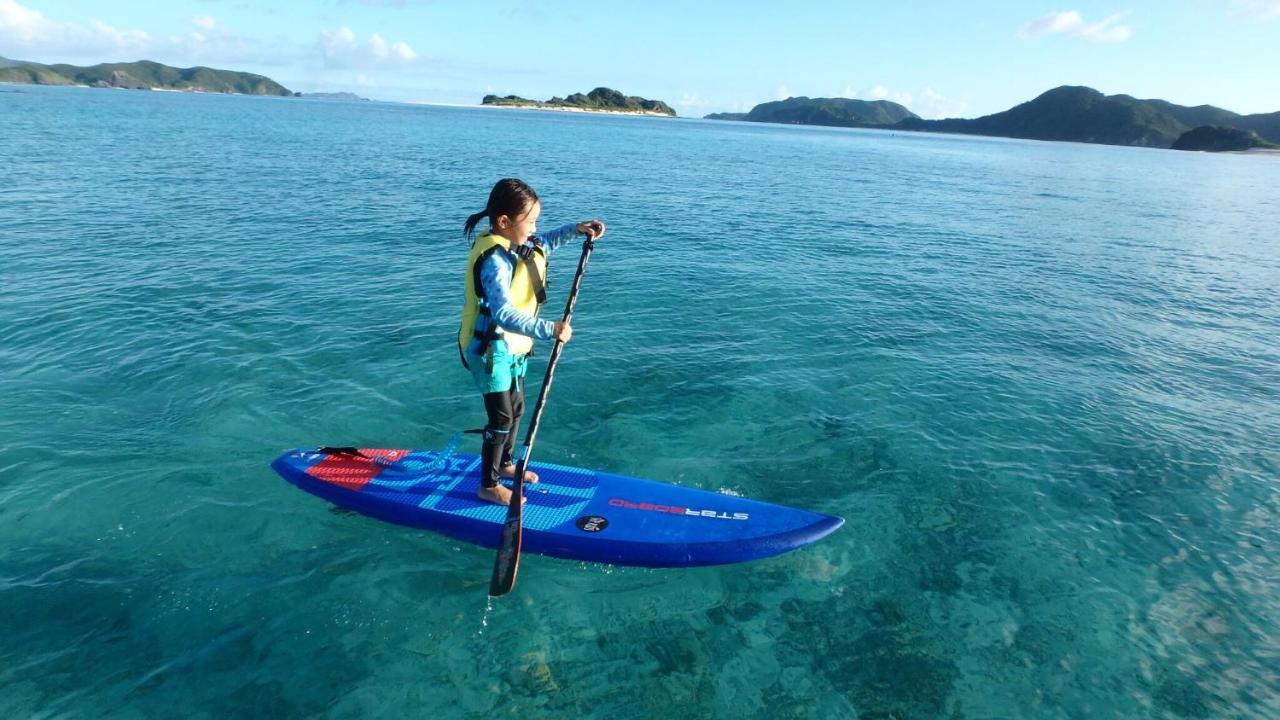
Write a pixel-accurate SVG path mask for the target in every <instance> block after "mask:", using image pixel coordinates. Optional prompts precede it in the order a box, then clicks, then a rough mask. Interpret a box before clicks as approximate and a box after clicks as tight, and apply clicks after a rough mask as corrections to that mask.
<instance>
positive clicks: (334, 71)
mask: <svg viewBox="0 0 1280 720" xmlns="http://www.w3.org/2000/svg"><path fill="white" fill-rule="evenodd" d="M0 55H2V56H5V57H9V58H14V59H21V60H34V61H37V62H70V63H75V64H93V63H97V62H104V61H128V60H139V59H150V60H157V61H159V62H163V63H167V64H170V65H177V66H182V67H186V66H190V65H209V66H213V67H220V68H227V69H234V70H247V71H251V72H257V73H261V74H263V75H267V76H269V77H271V78H273V79H275V80H277V81H279V82H281V83H282V84H284V85H285V86H286V87H288V88H290V89H292V90H297V91H301V92H315V91H338V90H346V91H352V92H356V93H359V94H361V95H364V96H366V97H371V98H376V99H382V100H398V101H408V102H439V103H457V104H475V103H478V102H479V100H480V97H481V96H482V95H484V94H486V93H491V92H492V93H498V94H509V93H514V94H518V95H521V96H524V97H530V98H538V99H545V98H548V97H550V96H552V95H566V94H568V93H571V92H585V91H587V90H590V89H591V88H593V87H596V86H599V85H605V86H609V87H613V88H615V89H618V90H621V91H623V92H625V93H627V94H632V95H641V96H644V97H648V98H656V99H660V100H665V101H667V102H668V103H670V104H672V105H673V106H674V107H675V108H676V110H677V111H678V112H679V113H680V114H681V115H686V116H689V115H692V116H700V115H703V114H706V113H708V112H717V111H732V110H748V109H750V108H751V106H753V105H755V104H756V103H760V102H765V101H768V100H774V99H778V98H781V97H786V96H789V95H808V96H810V97H818V96H825V97H831V96H844V97H858V98H863V99H879V98H887V99H890V100H897V101H899V102H902V103H903V104H905V105H907V106H908V107H909V108H911V109H912V110H914V111H915V112H917V113H919V114H921V115H923V116H925V117H943V116H959V117H974V116H978V115H983V114H987V113H992V112H998V111H1000V110H1004V109H1007V108H1009V107H1011V106H1012V105H1015V104H1017V103H1019V102H1022V101H1024V100H1028V99H1030V98H1032V97H1034V96H1036V95H1038V94H1039V93H1041V92H1043V91H1045V90H1047V89H1049V88H1052V87H1056V86H1058V85H1064V84H1073V85H1089V86H1091V87H1095V88H1097V89H1099V90H1102V91H1103V92H1106V93H1121V92H1123V93H1129V94H1132V95H1136V96H1138V97H1158V98H1163V99H1166V100H1170V101H1173V102H1177V103H1181V104H1186V105H1198V104H1201V103H1209V104H1212V105H1217V106H1220V107H1225V108H1228V109H1230V110H1235V111H1237V112H1243V113H1255V112H1274V111H1278V110H1280V83H1278V82H1276V80H1275V69H1276V68H1278V67H1280V0H1180V1H1179V0H1175V1H1174V2H1169V0H1164V1H1162V2H1155V1H1148V0H1131V1H1128V2H1125V1H1119V0H1118V1H1116V2H1111V1H1106V2H1094V1H1092V0H1066V1H1065V2H1056V0H1055V2H1051V3H1041V2H1038V1H1037V0H1017V1H1015V0H974V1H973V2H969V3H955V2H913V1H912V0H901V2H898V3H887V2H884V1H883V0H877V1H875V2H859V1H846V2H835V1H834V0H828V1H827V2H809V1H807V0H789V2H786V3H783V2H763V1H761V2H757V1H755V0H741V1H739V2H728V1H722V0H708V1H706V2H688V1H687V0H686V1H681V2H676V1H668V0H648V1H647V2H603V1H598V2H582V1H579V0H563V1H560V2H555V1H552V0H511V1H507V0H495V1H494V2H488V3H483V4H481V3H475V2H462V1H461V0H318V1H316V2H290V1H287V0H286V1H282V2H275V3H270V4H269V6H266V4H261V3H254V2H246V1H245V0H185V1H184V0H179V1H176V2H166V3H154V2H145V3H144V2H140V1H137V2H110V0H107V1H106V2H104V1H103V0H0Z"/></svg>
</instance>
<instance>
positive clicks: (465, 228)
mask: <svg viewBox="0 0 1280 720" xmlns="http://www.w3.org/2000/svg"><path fill="white" fill-rule="evenodd" d="M488 214H489V208H487V207H486V208H485V209H483V210H481V211H480V212H478V213H476V214H474V215H469V216H467V222H465V223H464V224H463V225H462V234H463V235H465V236H466V237H467V239H468V240H470V241H472V242H475V239H476V225H479V224H480V221H481V220H483V219H484V218H485V217H486V216H488Z"/></svg>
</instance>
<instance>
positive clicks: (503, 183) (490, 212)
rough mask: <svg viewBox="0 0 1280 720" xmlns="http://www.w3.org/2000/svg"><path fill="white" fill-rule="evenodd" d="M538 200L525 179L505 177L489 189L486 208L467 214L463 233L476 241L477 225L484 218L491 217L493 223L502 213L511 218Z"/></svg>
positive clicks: (490, 221)
mask: <svg viewBox="0 0 1280 720" xmlns="http://www.w3.org/2000/svg"><path fill="white" fill-rule="evenodd" d="M536 202H538V193H536V192H534V191H533V188H531V187H529V185H528V184H527V183H525V182H524V181H523V180H517V179H515V178H503V179H502V180H499V181H498V182H497V183H495V184H494V186H493V189H492V190H490V191H489V202H487V203H485V206H484V209H483V210H481V211H480V212H478V213H475V214H473V215H469V216H467V221H466V222H465V223H463V225H462V234H463V235H465V236H466V238H467V239H468V240H470V241H471V242H472V243H474V242H475V234H476V226H477V225H479V224H480V221H481V220H482V219H484V218H486V217H487V218H489V224H490V225H493V224H494V222H495V221H496V220H497V219H498V216H500V215H506V216H507V217H510V218H515V217H519V216H520V215H521V214H523V213H524V212H526V211H528V209H529V208H531V207H533V204H534V203H536Z"/></svg>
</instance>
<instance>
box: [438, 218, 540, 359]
mask: <svg viewBox="0 0 1280 720" xmlns="http://www.w3.org/2000/svg"><path fill="white" fill-rule="evenodd" d="M524 247H527V248H529V250H528V251H525V252H522V253H519V254H520V255H521V257H520V259H519V260H518V261H517V262H516V267H515V272H513V273H512V275H511V302H512V304H513V305H515V309H516V310H518V311H519V312H522V313H524V314H526V315H532V316H534V317H537V315H538V309H539V308H541V307H542V301H543V300H545V299H546V294H545V283H544V280H543V279H544V278H545V277H546V276H547V254H546V252H545V251H544V250H543V249H542V246H541V245H533V244H529V243H526V244H525V245H524ZM499 248H501V249H503V250H506V251H508V252H510V251H511V241H510V240H508V239H506V238H504V237H502V236H501V235H494V234H492V233H485V234H484V235H481V236H480V237H478V238H476V241H475V244H474V245H472V246H471V252H470V254H469V255H468V256H467V280H466V293H467V295H466V302H465V304H464V305H463V306H462V323H461V325H460V326H459V327H458V352H459V353H460V354H461V355H462V356H463V364H464V365H465V364H466V352H467V347H468V346H469V345H471V340H472V339H473V338H474V337H476V325H477V323H479V322H480V321H481V316H484V317H486V318H487V321H486V322H485V323H484V324H485V325H486V326H487V327H488V332H486V333H483V334H482V337H481V338H480V345H481V354H482V355H483V354H488V351H489V350H490V348H491V345H492V343H493V341H495V340H498V339H501V340H504V341H506V343H507V350H508V351H510V352H511V354H512V355H524V354H526V353H529V352H530V351H532V350H533V338H531V337H529V336H528V335H521V334H519V333H514V332H507V331H504V330H503V329H502V328H500V327H498V324H497V323H496V322H494V320H493V317H492V315H491V314H490V313H491V311H492V309H491V308H490V307H489V306H488V305H487V304H486V303H485V299H484V287H483V286H482V285H481V283H480V266H481V265H483V264H484V261H485V259H486V258H488V256H489V255H490V254H492V253H494V252H497V251H498V249H499ZM531 266H532V272H531ZM534 273H536V274H537V276H536V277H534Z"/></svg>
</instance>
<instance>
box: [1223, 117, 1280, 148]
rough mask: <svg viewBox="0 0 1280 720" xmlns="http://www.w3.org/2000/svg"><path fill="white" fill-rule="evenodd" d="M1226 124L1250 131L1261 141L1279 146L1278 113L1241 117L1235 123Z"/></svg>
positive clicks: (1279, 125)
mask: <svg viewBox="0 0 1280 720" xmlns="http://www.w3.org/2000/svg"><path fill="white" fill-rule="evenodd" d="M1226 124H1228V125H1230V126H1231V127H1238V128H1240V129H1241V130H1251V131H1253V132H1256V133H1258V134H1259V135H1261V136H1262V138H1263V139H1265V140H1267V141H1269V142H1272V143H1276V144H1278V145H1280V112H1273V113H1259V114H1257V115H1242V116H1240V117H1239V118H1238V119H1237V120H1236V121H1235V122H1232V123H1226Z"/></svg>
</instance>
